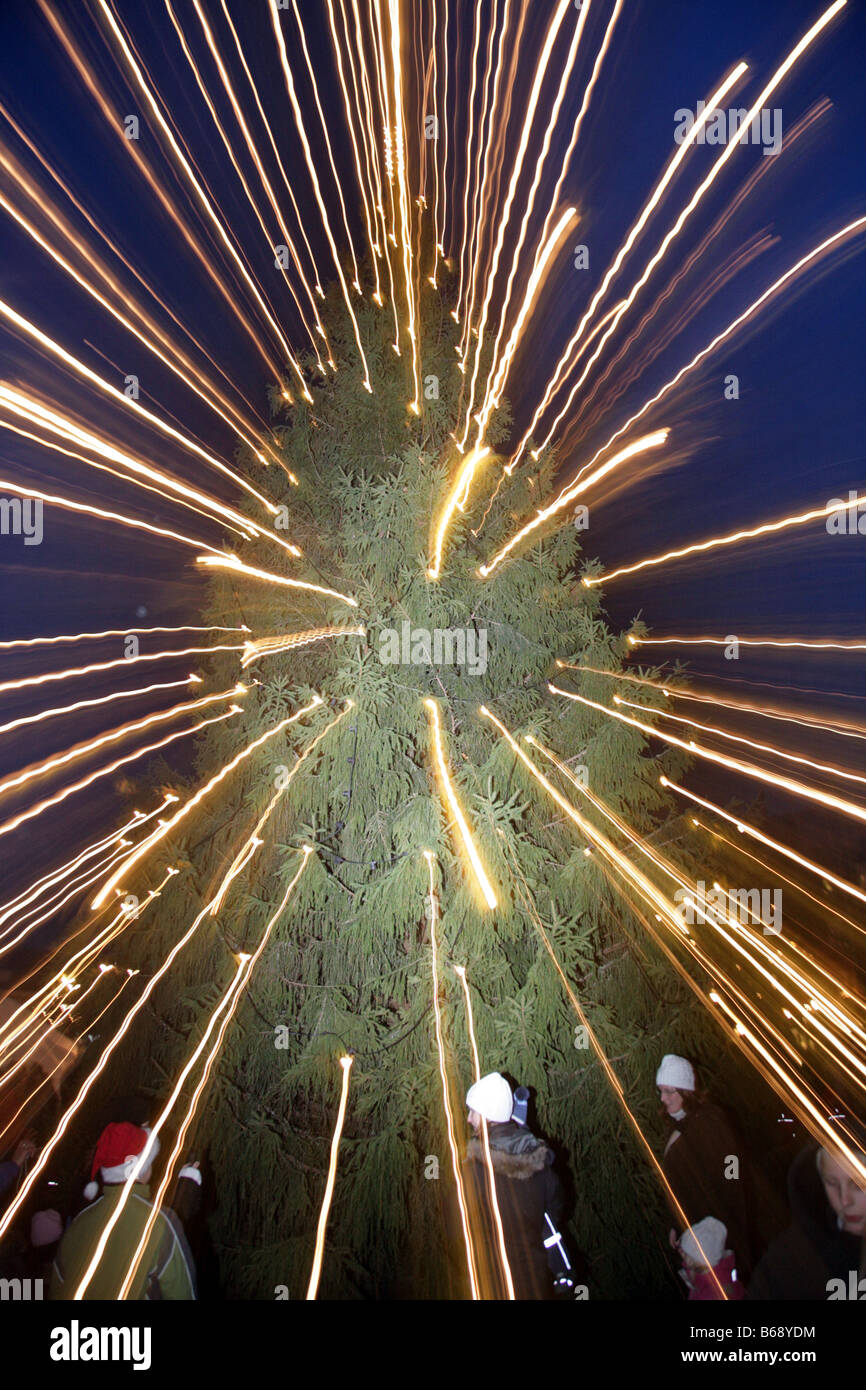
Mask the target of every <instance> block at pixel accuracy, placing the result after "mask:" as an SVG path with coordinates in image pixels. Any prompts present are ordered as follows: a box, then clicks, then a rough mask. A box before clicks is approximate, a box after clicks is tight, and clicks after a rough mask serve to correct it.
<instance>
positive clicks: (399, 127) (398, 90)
mask: <svg viewBox="0 0 866 1390" xmlns="http://www.w3.org/2000/svg"><path fill="white" fill-rule="evenodd" d="M376 5H377V9H378V5H379V0H376ZM388 18H389V21H390V26H391V69H392V75H393V81H394V128H395V134H396V146H397V184H398V188H399V192H400V220H401V224H402V237H401V240H402V248H403V274H404V276H405V277H406V304H407V309H408V314H409V322H408V325H407V331H408V334H409V342H410V343H411V345H412V382H413V386H414V391H415V394H414V396H413V398H412V400H411V401H410V402H409V409H410V410H411V412H412V414H413V415H420V414H421V363H420V356H419V348H418V329H417V326H416V313H417V311H416V305H415V282H414V274H413V269H412V233H411V225H410V221H409V182H408V174H407V172H406V155H405V150H404V131H403V70H402V62H401V57H400V12H399V0H388Z"/></svg>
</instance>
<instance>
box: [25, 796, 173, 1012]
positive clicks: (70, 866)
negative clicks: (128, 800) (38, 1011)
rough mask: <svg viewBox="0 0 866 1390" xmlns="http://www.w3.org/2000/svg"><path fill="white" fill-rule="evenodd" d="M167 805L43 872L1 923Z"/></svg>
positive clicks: (138, 814)
mask: <svg viewBox="0 0 866 1390" xmlns="http://www.w3.org/2000/svg"><path fill="white" fill-rule="evenodd" d="M167 805H169V799H168V798H165V799H164V800H163V801H162V803H161V804H160V805H159V806H157V808H156V810H155V811H151V812H150V815H148V816H145V815H143V814H142V812H140V811H136V813H135V815H134V816H133V817H132V818H131V820H128V821H127V822H126V824H125V825H122V826H121V827H120V829H119V830H113V831H112V832H111V834H110V835H105V836H103V838H102V839H101V840H95V841H93V843H92V844H89V845H87V846H86V848H85V849H83V850H81V851H80V853H78V854H77V855H76V856H75V857H74V858H73V859H70V860H67V862H66V863H65V864H62V865H61V867H60V868H59V869H51V870H49V872H48V873H47V874H43V876H42V878H39V879H36V880H35V882H33V883H31V884H30V885H29V886H28V887H27V888H24V889H22V891H21V892H20V893H18V894H17V895H16V896H15V897H14V898H11V899H10V900H9V902H7V903H4V905H3V909H2V911H0V924H2V923H3V922H5V921H6V920H7V918H8V917H9V916H10V915H11V913H12V912H13V911H15V909H16V908H18V909H20V908H22V907H28V906H29V905H30V904H31V903H32V902H34V901H35V900H36V898H39V897H41V896H42V895H43V893H45V892H46V890H48V889H50V888H54V887H56V885H57V884H58V883H60V882H62V880H63V879H64V878H67V877H68V876H69V874H71V873H74V872H75V870H76V869H78V868H80V867H81V865H82V864H83V863H85V861H86V860H88V859H92V858H93V857H94V856H95V855H97V854H99V852H100V851H101V850H103V849H106V848H107V847H108V846H109V845H113V844H122V843H123V842H124V841H123V837H124V835H125V834H126V833H127V832H128V831H129V830H133V829H137V828H138V826H140V825H143V824H144V822H145V821H146V820H151V819H152V818H153V817H154V816H157V815H159V813H160V811H164V810H165V808H166V806H167ZM0 1031H2V1030H0Z"/></svg>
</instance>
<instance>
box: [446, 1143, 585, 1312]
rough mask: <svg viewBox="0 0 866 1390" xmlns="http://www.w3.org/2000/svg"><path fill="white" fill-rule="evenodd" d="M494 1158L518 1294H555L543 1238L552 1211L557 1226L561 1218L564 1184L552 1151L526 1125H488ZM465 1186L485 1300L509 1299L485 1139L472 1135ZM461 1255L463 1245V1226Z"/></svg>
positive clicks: (458, 1233)
mask: <svg viewBox="0 0 866 1390" xmlns="http://www.w3.org/2000/svg"><path fill="white" fill-rule="evenodd" d="M488 1134H489V1136H490V1156H491V1159H492V1162H493V1173H494V1177H495V1179H496V1198H497V1202H498V1204H499V1213H500V1216H501V1218H502V1230H503V1235H504V1238H505V1250H506V1254H507V1256H508V1263H509V1266H510V1268H511V1277H512V1280H513V1283H514V1293H515V1297H516V1298H522V1299H548V1298H552V1297H553V1275H552V1273H551V1269H550V1266H549V1264H548V1259H547V1251H546V1250H545V1247H544V1241H545V1239H546V1237H547V1236H548V1235H549V1234H550V1228H549V1227H548V1226H547V1223H546V1222H545V1219H544V1213H545V1212H548V1214H549V1215H550V1217H551V1220H552V1221H553V1222H554V1224H555V1225H556V1228H557V1230H559V1222H560V1221H561V1219H562V1205H563V1202H562V1187H561V1184H560V1182H559V1179H558V1178H557V1177H556V1175H555V1173H554V1172H553V1169H552V1166H551V1165H552V1164H553V1158H554V1155H553V1151H552V1150H551V1149H549V1148H548V1147H547V1145H546V1144H544V1143H542V1141H541V1140H540V1139H536V1137H535V1135H534V1134H532V1133H530V1131H529V1130H528V1129H526V1128H525V1127H524V1126H523V1125H518V1124H516V1123H515V1122H514V1121H513V1120H509V1122H508V1123H507V1124H502V1125H488ZM462 1176H463V1186H464V1190H465V1193H466V1204H467V1207H468V1210H469V1222H470V1230H471V1232H472V1240H473V1245H474V1247H475V1251H476V1258H477V1260H478V1264H479V1280H480V1294H481V1297H482V1298H507V1297H508V1291H507V1286H506V1283H505V1277H504V1274H503V1272H502V1266H501V1261H500V1257H499V1239H498V1233H497V1229H496V1225H495V1220H494V1216H493V1209H492V1205H491V1200H490V1191H489V1175H488V1169H487V1164H486V1161H485V1155H484V1140H483V1138H482V1136H481V1135H480V1134H479V1135H478V1136H477V1137H476V1138H474V1139H471V1140H470V1141H469V1144H468V1146H467V1150H466V1159H465V1161H464V1163H463V1165H462ZM455 1239H456V1241H459V1253H460V1259H461V1260H462V1259H463V1254H464V1252H465V1244H464V1242H463V1237H462V1231H461V1230H460V1229H459V1226H458V1227H457V1228H456V1231H455Z"/></svg>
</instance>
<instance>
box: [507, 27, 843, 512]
mask: <svg viewBox="0 0 866 1390" xmlns="http://www.w3.org/2000/svg"><path fill="white" fill-rule="evenodd" d="M840 3H844V0H840ZM862 229H866V216H864V217H858V218H855V220H854V221H853V222H849V223H848V224H847V225H846V226H844V227H842V228H841V229H840V230H839V231H838V232H834V233H833V235H832V236H830V237H827V238H826V239H825V240H824V241H822V242H821V243H820V244H819V245H818V246H815V247H813V249H812V250H811V251H808V252H807V253H806V255H805V256H801V258H800V259H799V261H797V262H796V263H795V264H794V265H792V266H791V267H790V269H789V270H786V271H785V273H784V275H780V276H779V278H778V280H774V282H773V284H772V285H770V287H769V288H768V289H766V290H764V292H763V294H761V295H759V296H758V298H757V299H755V300H753V301H752V303H751V304H750V305H749V306H748V308H747V309H744V310H743V312H742V313H741V314H738V315H737V317H736V318H735V319H733V320H732V322H731V323H729V324H728V326H727V328H723V329H722V331H721V332H720V333H717V334H716V336H715V338H713V339H712V341H711V342H709V343H708V344H707V346H706V347H704V348H701V350H700V352H697V353H695V356H694V357H692V358H691V360H690V361H689V362H687V363H686V365H685V366H684V367H681V368H680V370H679V371H678V372H677V374H676V376H673V377H672V378H671V380H670V381H668V382H666V383H665V385H664V386H662V387H660V388H659V390H658V391H657V392H656V394H655V395H654V396H651V397H650V398H649V400H647V401H645V402H644V404H643V405H642V406H641V407H640V409H639V410H637V411H636V412H635V413H634V415H632V416H630V417H629V419H628V420H626V422H625V424H624V425H621V426H620V428H619V429H618V430H615V431H614V433H613V434H612V435H611V437H610V439H608V441H607V443H606V444H603V445H602V446H601V448H600V449H598V450H597V451H596V453H595V454H594V455H593V456H592V458H591V459H590V460H589V462H588V463H586V464H584V466H583V468H581V469H580V471H579V472H578V474H577V477H576V478H575V480H574V482H573V483H570V484H569V485H568V488H567V489H565V490H566V491H569V492H571V491H572V489H573V488H574V486H575V485H576V484H577V483H579V482H580V481H581V479H582V478H583V476H584V474H585V473H587V472H588V471H589V470H590V469H591V468H592V466H593V464H594V463H595V462H596V460H597V459H599V458H601V456H602V454H604V453H606V451H607V450H608V449H609V448H610V446H611V444H613V443H614V442H615V441H616V440H617V439H619V437H620V435H622V434H625V432H626V430H628V429H630V428H631V426H632V425H634V424H636V422H637V421H638V420H640V419H641V417H642V416H644V415H645V414H646V412H647V411H648V410H650V409H651V408H652V406H654V405H657V404H658V402H659V401H660V400H662V399H663V398H664V397H665V396H666V395H667V394H668V393H669V392H670V391H672V390H673V389H674V387H675V386H678V385H679V383H680V382H681V381H682V380H683V378H684V377H685V376H687V375H688V373H689V372H691V371H694V369H695V367H697V366H699V365H700V363H701V362H703V361H704V359H705V358H706V357H708V356H709V355H710V353H712V352H713V351H714V350H715V349H716V348H717V347H718V346H719V344H720V343H723V342H724V341H725V340H726V339H727V338H729V337H730V336H731V334H732V333H734V332H736V330H737V329H738V328H739V327H740V326H741V325H742V324H743V323H745V322H746V321H747V320H748V319H750V318H751V317H752V316H753V315H754V314H756V313H757V311H758V310H759V309H760V308H761V306H762V305H763V304H765V303H766V302H767V300H769V299H771V298H772V296H773V295H774V294H776V293H777V292H778V291H779V290H780V289H781V288H782V286H783V285H785V284H787V283H788V281H789V280H791V279H793V278H794V277H795V276H796V275H797V274H799V272H800V271H801V270H803V269H804V268H805V267H806V266H807V265H808V264H809V263H810V262H811V261H813V260H815V259H816V258H817V257H818V256H821V255H822V254H823V253H824V252H825V251H828V250H829V249H830V247H831V246H834V245H835V244H836V243H837V242H839V241H841V240H842V239H843V238H844V237H847V236H852V235H854V233H856V232H859V231H861V230H862ZM514 466H515V460H514V459H512V461H511V463H510V464H509V465H507V466H506V470H505V471H506V472H511V471H512V469H513V468H514ZM594 481H596V477H595V475H593V476H592V477H591V478H589V479H587V485H589V483H590V482H594ZM561 496H562V494H560V498H561ZM559 500H560V499H559V498H557V501H559Z"/></svg>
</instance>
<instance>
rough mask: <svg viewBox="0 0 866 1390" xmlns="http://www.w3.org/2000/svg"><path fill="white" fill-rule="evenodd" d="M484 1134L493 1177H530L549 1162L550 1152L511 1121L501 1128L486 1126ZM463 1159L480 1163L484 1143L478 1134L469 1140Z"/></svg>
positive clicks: (526, 1131) (521, 1126)
mask: <svg viewBox="0 0 866 1390" xmlns="http://www.w3.org/2000/svg"><path fill="white" fill-rule="evenodd" d="M487 1133H488V1135H489V1138H490V1157H491V1159H492V1160H493V1169H494V1172H495V1173H496V1174H497V1175H501V1176H502V1177H504V1178H532V1177H534V1176H535V1174H536V1173H543V1172H544V1170H545V1168H549V1167H550V1165H551V1164H552V1163H553V1151H552V1150H551V1149H549V1148H548V1147H547V1145H546V1144H544V1143H542V1141H541V1140H540V1139H536V1137H535V1135H534V1134H531V1133H530V1131H529V1130H528V1129H525V1128H524V1127H523V1125H518V1124H516V1123H515V1122H514V1120H509V1121H508V1123H507V1124H504V1125H490V1124H489V1125H488V1126H487ZM466 1157H467V1159H473V1160H474V1161H475V1162H476V1163H484V1161H485V1157H484V1140H483V1138H482V1137H481V1135H477V1136H476V1137H475V1138H473V1139H470V1140H469V1143H468V1144H467V1146H466Z"/></svg>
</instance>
